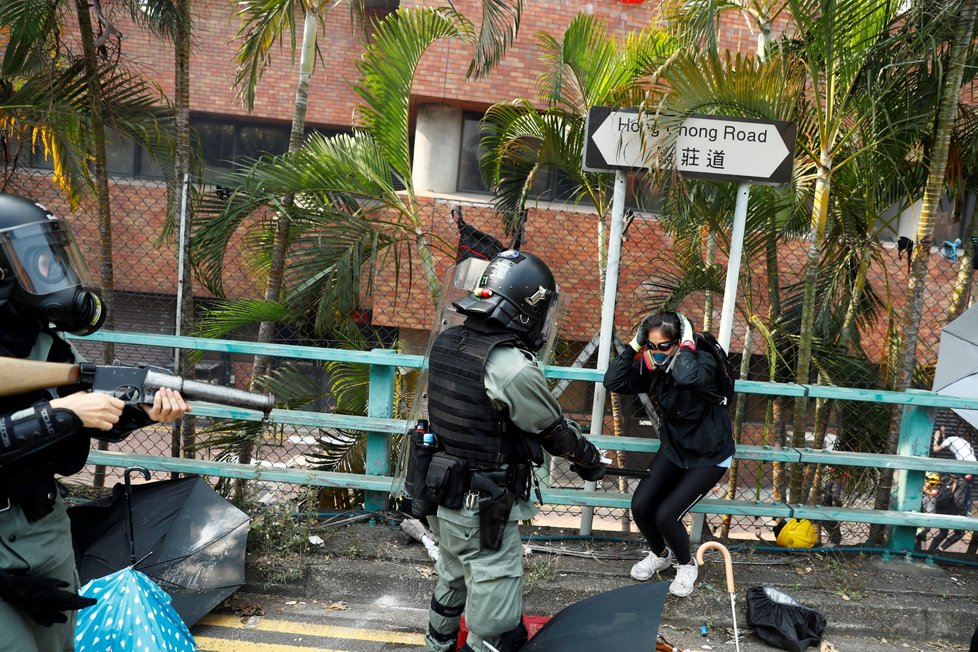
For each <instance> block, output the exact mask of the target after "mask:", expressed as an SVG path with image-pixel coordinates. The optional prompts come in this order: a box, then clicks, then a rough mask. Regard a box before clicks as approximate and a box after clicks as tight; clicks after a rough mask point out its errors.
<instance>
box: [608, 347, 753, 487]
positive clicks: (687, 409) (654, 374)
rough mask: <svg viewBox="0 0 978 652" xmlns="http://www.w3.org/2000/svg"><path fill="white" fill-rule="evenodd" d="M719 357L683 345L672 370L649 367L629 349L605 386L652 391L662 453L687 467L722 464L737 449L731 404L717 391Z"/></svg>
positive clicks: (613, 366) (624, 390)
mask: <svg viewBox="0 0 978 652" xmlns="http://www.w3.org/2000/svg"><path fill="white" fill-rule="evenodd" d="M715 379H716V360H715V359H714V358H713V356H712V355H710V354H709V353H708V352H706V351H693V350H691V349H687V348H682V349H680V350H679V352H678V353H676V360H675V363H674V364H673V365H672V369H671V370H670V371H669V372H665V371H661V370H658V369H656V370H655V371H650V370H649V369H648V367H646V366H645V363H644V362H643V361H642V359H641V356H638V355H637V354H636V353H635V351H634V350H633V349H632V348H631V347H629V348H627V349H625V351H624V353H622V354H621V355H620V356H618V358H617V359H616V360H614V361H613V362H612V363H611V366H610V367H608V371H607V372H606V373H605V375H604V386H605V388H607V389H608V390H609V391H612V392H617V393H619V394H641V393H643V392H645V393H648V395H649V397H650V398H651V399H652V401H653V402H654V403H655V405H656V407H657V408H658V412H659V418H660V422H661V427H660V429H659V439H660V440H661V446H660V448H659V451H660V452H661V453H663V454H664V455H665V456H666V457H667V458H668V459H669V461H670V462H672V463H673V464H676V465H677V466H681V467H683V468H693V467H699V466H711V465H714V464H719V463H720V462H722V461H724V460H725V459H727V458H728V457H730V456H731V455H733V453H734V441H733V434H732V428H731V425H730V415H729V414H728V413H727V407H726V406H724V405H718V404H717V402H716V401H715V400H713V399H711V398H710V397H707V396H705V395H704V393H713V394H715V393H716V391H717V389H716V380H715Z"/></svg>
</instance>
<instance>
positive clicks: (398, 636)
mask: <svg viewBox="0 0 978 652" xmlns="http://www.w3.org/2000/svg"><path fill="white" fill-rule="evenodd" d="M200 624H201V625H213V626H215V627H231V628H235V629H246V628H245V626H244V625H242V624H241V619H240V618H238V617H237V616H227V615H216V614H211V615H209V616H207V617H206V618H204V619H203V620H201V621H200ZM248 629H258V630H261V631H264V632H279V633H285V634H301V635H302V636H321V637H324V638H347V639H353V640H356V641H374V642H378V643H402V644H404V645H417V646H419V647H420V646H423V645H424V634H409V633H405V632H385V631H381V630H378V629H358V628H356V627H338V626H335V625H315V624H312V623H305V622H299V621H295V620H273V619H271V618H262V619H261V620H259V621H258V626H257V627H254V628H248Z"/></svg>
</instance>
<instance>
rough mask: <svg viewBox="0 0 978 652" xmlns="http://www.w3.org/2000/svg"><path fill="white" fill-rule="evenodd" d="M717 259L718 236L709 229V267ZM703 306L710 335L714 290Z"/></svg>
mask: <svg viewBox="0 0 978 652" xmlns="http://www.w3.org/2000/svg"><path fill="white" fill-rule="evenodd" d="M716 259H717V236H716V234H715V233H714V232H713V230H712V229H709V227H707V231H706V260H705V261H704V262H705V263H706V264H707V265H712V264H713V263H715V262H716ZM704 294H705V295H706V297H705V301H704V305H703V332H704V333H709V332H711V331H712V330H713V290H707V291H706V292H705V293H704Z"/></svg>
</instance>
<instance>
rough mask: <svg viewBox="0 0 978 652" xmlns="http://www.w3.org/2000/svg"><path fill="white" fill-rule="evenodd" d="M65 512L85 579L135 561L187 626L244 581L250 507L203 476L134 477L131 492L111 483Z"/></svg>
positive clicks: (98, 575) (82, 579)
mask: <svg viewBox="0 0 978 652" xmlns="http://www.w3.org/2000/svg"><path fill="white" fill-rule="evenodd" d="M126 479H127V481H128V471H127V475H126ZM127 484H128V482H127ZM127 503H128V504H130V505H131V508H132V509H131V512H130V510H128V509H127ZM68 514H69V516H70V517H71V534H72V538H73V540H74V544H75V560H76V562H77V564H78V574H79V576H80V578H81V582H82V583H85V582H88V581H89V580H91V579H95V578H98V577H103V576H105V575H108V574H110V573H112V572H114V571H117V570H119V569H122V568H126V567H128V566H132V567H134V568H136V569H137V570H139V571H142V572H143V573H145V574H146V575H148V576H149V577H150V578H151V579H152V580H153V581H154V582H156V583H157V584H159V585H160V586H161V587H162V588H163V589H164V590H165V591H166V592H167V593H169V594H170V596H171V597H172V598H173V608H174V609H176V611H177V613H178V614H180V617H181V618H182V619H183V621H184V622H185V623H186V624H187V626H188V627H192V626H193V625H194V624H196V623H197V621H199V620H200V619H201V618H203V617H204V616H205V615H206V614H207V613H208V612H210V611H211V609H213V608H214V607H215V606H217V605H218V604H220V602H221V601H222V600H223V599H224V598H226V597H227V596H229V595H231V594H232V593H234V591H235V590H236V589H237V588H238V587H239V586H241V585H242V584H243V583H244V566H245V546H246V544H247V539H248V522H249V519H248V515H247V514H245V513H244V512H242V511H241V510H239V509H238V508H237V507H235V506H234V505H232V504H231V503H229V502H228V501H227V500H225V499H224V498H222V497H221V496H220V495H219V494H218V493H217V492H216V491H214V490H213V489H212V488H211V486H210V485H209V484H208V483H207V482H206V481H205V480H203V479H202V478H196V477H194V478H181V479H179V480H165V481H163V482H152V483H148V484H143V485H136V486H135V487H132V489H131V495H128V498H127V492H126V491H124V490H123V487H122V486H121V485H116V486H115V488H114V490H113V495H112V497H111V498H105V499H101V500H96V501H92V502H90V503H87V504H85V505H79V506H77V507H72V508H71V509H69V510H68ZM130 532H134V533H135V536H134V537H131V536H130V534H129V533H130ZM133 560H135V562H134V561H133Z"/></svg>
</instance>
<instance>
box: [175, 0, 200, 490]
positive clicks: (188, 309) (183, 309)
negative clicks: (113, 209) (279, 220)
mask: <svg viewBox="0 0 978 652" xmlns="http://www.w3.org/2000/svg"><path fill="white" fill-rule="evenodd" d="M175 9H176V15H177V25H176V31H175V32H174V35H173V70H174V114H175V115H174V132H175V133H174V139H175V146H176V156H175V158H174V166H173V176H174V178H173V185H174V187H175V188H176V189H177V192H176V193H171V196H173V197H174V199H175V201H172V202H171V203H170V205H171V207H172V208H174V209H175V211H174V215H175V217H176V219H175V222H176V224H177V225H178V226H177V238H178V241H177V256H178V260H179V259H180V258H182V259H183V261H184V264H183V268H182V269H178V270H177V274H178V275H179V284H180V285H182V287H183V291H182V293H181V297H180V306H179V312H180V318H179V323H178V324H177V329H178V330H179V332H180V334H181V335H188V334H190V333H192V332H193V328H194V290H193V277H192V275H191V273H190V248H189V242H190V238H189V234H190V232H191V225H192V224H193V210H192V206H193V202H192V201H191V199H192V197H193V192H192V189H193V184H192V183H191V182H190V179H189V175H190V170H191V160H190V158H191V149H190V36H191V31H192V23H191V19H190V0H176V2H175ZM185 192H186V202H184V201H183V197H184V193H185ZM184 203H185V204H186V216H184V215H183V209H184ZM181 220H185V221H184V222H183V223H182V228H181ZM181 233H183V234H184V238H183V241H180V239H179V238H180V234H181ZM192 355H193V353H192V352H191V351H189V350H187V349H181V350H180V351H179V352H178V354H177V356H176V372H177V373H178V374H180V375H181V376H183V377H184V378H193V377H194V362H193V357H192ZM195 445H196V421H195V420H194V418H193V417H192V416H185V417H183V418H181V419H179V420H178V421H177V422H176V423H174V424H173V435H172V440H171V449H172V450H171V452H172V454H173V456H174V457H180V456H181V455H183V456H185V457H192V456H193V455H194V453H193V449H194V446H195ZM173 475H174V476H176V475H177V474H173Z"/></svg>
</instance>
